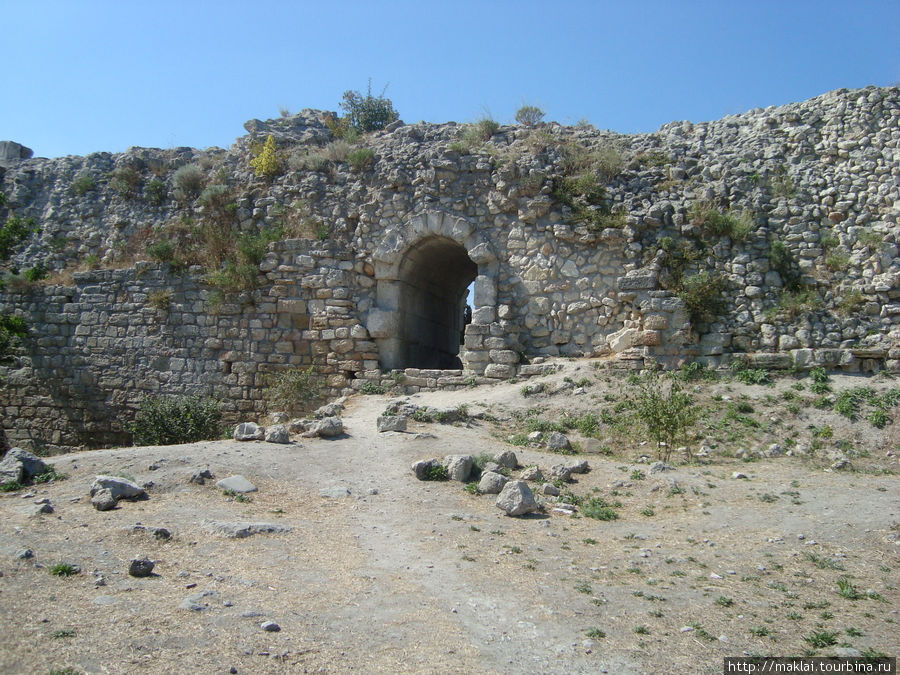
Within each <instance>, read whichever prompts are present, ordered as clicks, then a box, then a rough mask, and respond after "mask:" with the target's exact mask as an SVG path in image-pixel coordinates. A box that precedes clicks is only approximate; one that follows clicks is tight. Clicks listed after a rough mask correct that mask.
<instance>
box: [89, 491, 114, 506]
mask: <svg viewBox="0 0 900 675" xmlns="http://www.w3.org/2000/svg"><path fill="white" fill-rule="evenodd" d="M118 503H119V500H118V499H116V498H115V496H113V493H112V490H110V489H109V488H103V489H102V490H98V491H97V493H96V494H95V495H94V496H93V497H91V506H93V507H94V508H95V509H97V510H98V511H109V510H111V509H114V508H116V504H118Z"/></svg>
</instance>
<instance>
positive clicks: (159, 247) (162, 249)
mask: <svg viewBox="0 0 900 675" xmlns="http://www.w3.org/2000/svg"><path fill="white" fill-rule="evenodd" d="M145 250H146V251H147V255H148V256H150V259H151V260H156V261H158V262H171V261H172V259H173V258H174V257H175V244H173V243H172V242H171V241H167V240H165V241H157V242H154V243H152V244H150V245H149V246H147V248H146V249H145Z"/></svg>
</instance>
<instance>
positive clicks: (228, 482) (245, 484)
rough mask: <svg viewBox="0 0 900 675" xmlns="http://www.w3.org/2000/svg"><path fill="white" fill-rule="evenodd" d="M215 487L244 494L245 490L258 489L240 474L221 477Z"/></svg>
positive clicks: (254, 490)
mask: <svg viewBox="0 0 900 675" xmlns="http://www.w3.org/2000/svg"><path fill="white" fill-rule="evenodd" d="M216 487H217V488H221V489H222V490H230V491H231V492H238V493H240V494H246V493H247V492H256V491H257V489H258V488H257V487H256V486H255V485H254V484H253V483H251V482H250V481H249V480H247V479H246V478H244V477H243V476H241V475H237V476H229V477H228V478H223V479H222V480H220V481H219V482H217V483H216Z"/></svg>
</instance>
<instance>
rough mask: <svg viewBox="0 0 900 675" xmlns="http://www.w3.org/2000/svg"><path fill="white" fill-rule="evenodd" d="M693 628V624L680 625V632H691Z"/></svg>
mask: <svg viewBox="0 0 900 675" xmlns="http://www.w3.org/2000/svg"><path fill="white" fill-rule="evenodd" d="M693 630H694V627H693V626H682V627H681V632H682V633H691V632H693Z"/></svg>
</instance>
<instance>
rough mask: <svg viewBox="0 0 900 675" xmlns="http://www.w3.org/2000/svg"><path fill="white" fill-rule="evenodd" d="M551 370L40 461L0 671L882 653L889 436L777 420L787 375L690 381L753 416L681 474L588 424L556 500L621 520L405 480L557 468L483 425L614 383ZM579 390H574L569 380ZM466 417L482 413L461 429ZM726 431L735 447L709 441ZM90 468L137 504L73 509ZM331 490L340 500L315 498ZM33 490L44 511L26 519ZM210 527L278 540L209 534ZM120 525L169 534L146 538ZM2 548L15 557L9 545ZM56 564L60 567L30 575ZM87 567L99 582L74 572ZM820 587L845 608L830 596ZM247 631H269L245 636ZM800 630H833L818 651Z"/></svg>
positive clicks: (709, 427) (890, 631)
mask: <svg viewBox="0 0 900 675" xmlns="http://www.w3.org/2000/svg"><path fill="white" fill-rule="evenodd" d="M560 368H561V369H560V371H559V372H558V373H556V374H555V375H553V376H547V377H544V378H541V379H540V380H539V381H541V382H543V383H544V385H545V393H541V394H538V395H531V396H527V397H525V396H523V394H522V388H523V386H524V384H525V383H515V384H504V385H496V386H492V387H481V388H475V389H469V390H465V391H458V392H435V393H427V394H426V393H423V394H418V395H415V396H413V397H407V398H409V400H411V401H412V402H415V403H417V404H419V405H428V406H437V407H453V406H456V405H459V404H466V405H467V406H468V411H469V413H470V414H472V415H475V417H476V419H471V420H469V421H468V422H467V423H458V424H455V425H449V424H434V423H430V424H429V423H419V422H413V423H411V424H410V428H409V430H408V431H407V432H406V433H394V432H388V433H381V434H379V433H377V432H376V418H377V417H378V415H379V414H380V413H381V412H382V411H383V410H384V408H385V407H386V406H387V405H388V404H389V403H390V401H392V400H394V398H392V397H391V396H389V395H384V396H358V397H355V398H353V399H352V400H351V401H350V402H349V404H348V407H347V410H346V411H345V413H344V415H343V419H344V424H345V428H346V431H347V435H346V436H345V437H344V438H340V439H337V440H331V441H328V440H322V439H298V440H297V441H295V442H294V443H293V444H291V445H288V446H282V445H274V444H267V443H262V442H253V443H236V442H232V441H219V442H205V443H196V444H191V445H182V446H169V447H150V448H119V449H109V450H97V451H91V452H83V453H77V454H72V455H65V456H59V457H54V458H52V460H51V461H52V463H53V464H54V465H55V467H56V469H57V471H60V472H65V473H67V474H68V479H66V480H62V481H57V482H53V483H49V484H45V485H36V486H32V487H30V488H28V490H27V492H25V491H20V492H14V493H4V494H2V495H0V516H2V520H0V572H2V574H3V576H2V577H0V621H2V624H3V625H4V626H5V627H6V628H7V630H6V631H5V632H6V636H5V640H4V648H3V649H2V650H0V671H2V672H9V673H20V672H21V673H25V672H28V673H31V672H48V671H52V670H62V669H64V668H72V669H74V670H75V671H76V672H89V673H132V672H152V673H156V672H213V673H216V672H221V673H227V672H229V670H230V669H234V671H235V672H239V673H251V672H252V673H266V672H346V671H360V672H426V673H427V672H433V673H447V672H476V671H477V672H495V673H518V672H548V673H597V672H609V673H647V672H654V673H676V672H700V673H704V672H709V673H714V672H719V671H720V670H721V667H722V657H724V656H740V655H745V654H752V655H802V654H804V653H807V654H816V655H823V656H824V655H828V654H832V653H834V651H835V649H838V648H840V647H842V646H843V647H845V648H846V647H850V648H854V649H857V650H859V651H861V652H865V653H869V654H875V653H882V654H887V655H894V656H896V655H897V653H898V651H900V650H898V646H900V639H898V635H900V630H898V624H897V622H898V621H900V616H898V607H900V602H898V601H900V592H898V588H897V585H898V579H900V575H898V570H900V559H898V558H900V545H898V542H900V524H898V523H900V515H898V511H900V499H898V496H900V490H898V478H897V471H898V463H897V456H896V454H897V452H896V451H897V446H898V445H900V443H898V440H897V437H896V427H898V426H900V425H898V424H889V425H888V426H887V427H885V429H881V430H879V429H875V428H874V427H872V426H871V425H869V424H868V423H866V422H865V421H864V420H859V421H856V422H850V421H849V420H846V419H845V418H843V417H841V416H840V415H837V414H836V413H833V412H831V411H823V410H819V409H816V408H814V407H812V406H803V408H802V410H800V411H799V412H796V413H790V412H786V411H785V409H784V406H785V403H786V402H787V401H788V400H791V401H796V400H797V399H796V398H790V399H788V398H785V397H784V392H785V391H788V390H789V389H791V388H792V386H793V385H796V381H794V380H793V379H792V378H785V379H784V380H779V381H778V382H777V383H776V384H775V386H773V387H760V386H746V385H740V384H738V383H736V382H733V381H720V382H715V383H700V384H697V385H692V387H694V393H695V396H696V397H697V399H698V403H703V404H704V405H705V404H707V403H709V405H722V406H725V405H727V404H728V402H729V401H747V402H749V404H748V405H750V407H753V408H754V410H753V415H754V416H755V419H758V420H760V421H761V422H762V423H761V425H760V426H759V427H752V426H750V427H748V426H746V425H743V426H741V427H740V428H741V429H742V430H743V432H742V433H736V431H735V428H734V427H733V426H732V427H728V428H725V429H724V431H723V428H721V425H719V423H718V422H715V421H712V422H711V421H710V420H706V421H705V422H703V423H701V425H700V434H701V436H700V437H699V438H696V439H694V440H693V441H692V444H693V445H695V446H697V447H699V445H701V444H702V443H707V444H711V445H714V446H717V447H716V449H715V452H714V453H713V454H712V455H711V456H710V457H708V458H704V459H702V460H701V461H695V462H694V463H690V464H685V463H679V462H680V461H681V458H680V457H678V458H674V459H677V460H678V461H675V462H673V463H674V464H676V468H675V470H674V471H666V472H664V473H661V474H655V475H650V474H649V471H648V466H647V464H646V463H641V456H642V455H647V454H650V453H649V450H648V448H649V447H650V446H649V445H647V444H646V439H642V438H641V432H640V431H639V430H637V429H635V430H634V433H633V436H632V437H630V438H629V437H627V435H626V436H623V435H622V433H621V432H622V430H621V429H618V431H617V432H616V433H615V434H614V433H612V431H611V432H610V433H611V435H610V437H609V438H604V439H602V440H603V443H605V444H606V445H608V446H610V447H611V448H612V450H613V454H612V455H604V454H583V455H580V456H579V458H586V459H587V460H588V462H589V463H590V466H591V471H590V472H589V473H587V474H580V475H576V476H574V478H575V479H576V482H573V483H572V484H571V485H568V486H566V489H568V490H569V491H571V492H572V493H573V494H574V495H576V496H578V497H581V498H583V499H587V498H589V497H592V496H600V497H603V498H604V499H606V500H607V501H608V502H610V503H618V507H617V513H618V515H619V517H618V519H617V520H613V521H600V520H594V519H591V518H587V517H572V516H569V515H565V514H562V513H559V512H555V511H553V510H552V505H550V506H549V507H548V508H547V510H546V512H545V513H541V514H533V515H532V516H529V517H525V518H510V517H507V516H505V515H503V513H502V512H501V511H500V510H498V509H497V508H496V507H495V505H494V498H493V497H491V496H487V495H473V494H469V493H468V492H466V491H465V490H464V489H463V486H462V485H461V484H460V483H451V482H444V483H431V482H419V481H417V480H415V477H414V476H413V475H412V473H411V472H410V468H409V467H410V464H411V463H412V462H413V461H415V460H418V459H425V458H429V457H436V456H442V455H445V454H451V453H456V454H459V453H470V454H480V453H498V452H501V451H503V450H507V449H513V450H515V451H516V453H517V455H518V457H519V462H520V464H521V465H528V464H537V465H539V466H540V467H542V468H543V469H544V471H545V472H546V470H547V469H549V467H550V466H551V465H553V464H557V463H560V462H561V461H564V460H566V459H569V458H561V457H560V456H558V455H554V454H549V453H546V452H542V451H541V450H540V449H537V448H530V447H513V446H511V445H509V444H508V443H507V442H506V440H505V439H506V438H507V436H508V435H509V434H510V433H514V432H516V431H521V430H522V425H523V421H522V420H523V419H526V418H525V417H523V416H522V412H523V411H526V410H528V409H531V410H532V413H531V414H532V415H537V414H539V415H541V416H544V417H546V418H547V419H558V418H559V416H560V415H562V414H564V413H565V412H570V413H571V412H573V411H574V412H578V411H587V410H599V409H601V408H602V407H603V406H604V405H614V401H615V400H616V398H617V397H618V396H620V395H621V394H622V392H623V391H625V389H626V387H627V385H625V384H624V377H623V376H612V375H603V374H598V373H597V371H595V370H594V369H593V368H591V366H590V364H587V363H586V362H577V361H573V362H562V363H561V366H560ZM567 378H568V379H567ZM585 378H587V379H589V380H590V382H586V381H584V380H585ZM579 381H581V383H582V388H583V390H584V393H583V394H576V393H574V391H575V390H573V388H572V386H571V384H572V382H579ZM535 382H536V381H535V380H531V381H529V383H528V384H534V383H535ZM805 382H807V383H808V380H805ZM861 384H866V385H870V386H873V387H875V388H878V389H879V390H887V389H889V388H891V387H893V386H894V384H895V383H894V382H893V381H891V380H884V379H882V378H869V379H866V380H862V379H860V378H844V379H842V378H834V379H833V385H832V386H833V388H834V390H835V392H839V391H840V390H841V388H846V387H849V386H860V385H861ZM556 390H558V393H556V394H554V393H552V392H553V391H556ZM794 391H798V396H799V397H800V398H801V400H802V397H803V396H804V395H805V396H807V397H808V396H809V392H808V391H807V390H803V391H799V390H797V389H794ZM723 397H724V399H723ZM810 400H811V399H810ZM712 402H716V403H712ZM535 410H537V412H534V411H535ZM795 410H796V408H795ZM516 411H519V415H518V417H517V416H516ZM485 412H486V413H487V420H491V421H487V420H486V419H483V418H482V419H477V417H480V416H481V415H482V414H483V413H485ZM895 412H896V411H894V412H892V414H894V413H895ZM715 419H718V418H715ZM826 425H827V426H829V428H830V429H831V435H827V434H826V435H827V436H828V440H827V443H828V444H830V445H828V447H826V448H821V449H819V451H818V452H816V453H813V454H807V455H804V456H783V457H776V458H762V459H758V460H756V461H752V462H744V461H741V460H740V459H737V458H734V457H728V456H725V455H734V454H737V453H739V452H740V451H741V450H744V449H747V450H752V449H753V448H754V447H756V446H759V447H766V446H767V445H768V444H769V443H770V442H779V441H784V440H785V439H788V438H793V439H794V443H791V444H790V445H791V447H799V448H804V447H805V446H809V445H813V446H815V445H816V441H817V439H821V438H822V434H821V432H820V430H821V429H822V428H823V427H824V426H826ZM739 426H740V425H739ZM810 427H812V429H810ZM722 433H725V434H726V435H728V434H731V436H730V438H732V439H733V440H720V441H718V442H717V441H716V439H715V438H713V436H715V435H716V434H720V435H721V434H722ZM817 434H818V435H817ZM577 437H578V434H577V433H575V432H573V433H572V438H577ZM582 440H583V441H585V442H583V447H596V445H597V444H594V445H592V444H591V443H589V442H586V439H582ZM839 442H841V443H842V444H840V443H839ZM832 445H834V446H838V447H840V448H843V450H844V451H846V452H847V454H848V455H849V456H851V457H852V465H851V467H850V468H849V470H846V469H845V470H841V471H839V470H832V469H830V468H829V467H830V465H831V460H832V458H830V457H828V456H827V451H828V448H830V447H831V446H832ZM694 449H695V450H696V447H695V448H694ZM813 450H815V447H813ZM151 467H153V468H151ZM207 467H208V468H209V469H210V470H211V471H212V473H213V474H215V476H216V478H223V477H226V476H229V475H232V474H241V475H243V476H245V477H247V478H248V479H249V480H251V481H252V482H253V483H254V484H256V485H257V486H258V487H259V491H258V492H256V493H253V494H252V495H251V498H252V501H249V502H243V503H242V502H239V501H235V500H234V499H233V498H230V497H228V496H226V495H223V493H222V491H221V490H219V489H217V488H215V487H214V485H213V484H212V482H208V483H207V484H206V485H202V486H201V485H196V484H191V483H189V482H188V481H189V478H190V476H191V475H192V474H194V473H196V472H197V471H200V470H202V469H204V468H207ZM735 471H740V472H743V473H745V474H747V475H748V479H734V478H732V474H733V472H735ZM98 473H114V474H128V475H130V476H133V477H134V478H135V479H136V480H137V481H138V482H139V483H145V482H148V481H152V482H153V485H152V487H150V488H149V495H150V498H149V499H148V500H146V501H139V502H120V505H119V507H118V508H116V509H115V510H113V511H108V512H98V511H95V510H94V509H93V508H92V507H91V505H90V502H89V494H88V493H89V488H90V484H91V482H92V481H93V478H94V476H95V475H96V474H98ZM335 487H338V488H339V487H343V488H346V489H347V490H349V492H350V494H349V496H344V497H339V498H332V497H323V496H320V490H327V489H329V488H335ZM45 497H46V498H49V499H50V500H51V503H52V504H53V506H54V508H55V513H53V514H49V515H42V516H34V515H30V514H29V511H30V510H31V509H32V508H33V506H34V504H33V502H34V501H35V500H37V499H41V498H45ZM208 520H217V521H266V522H273V523H277V524H280V525H286V526H289V527H290V528H291V530H290V531H289V532H287V533H283V534H258V535H255V536H252V537H249V538H245V539H227V538H224V537H221V536H218V535H216V534H213V533H211V532H210V531H209V530H208V529H207V528H206V527H205V526H204V521H208ZM138 524H141V525H144V526H151V527H153V526H157V527H159V526H161V527H165V528H167V529H169V530H170V531H171V532H172V534H173V536H172V538H171V539H170V540H168V541H163V540H157V539H155V538H154V537H153V536H152V535H151V534H150V533H149V532H148V530H146V529H144V530H141V529H138V530H135V525H138ZM24 548H31V549H32V550H33V551H34V557H33V558H31V559H19V558H17V556H16V552H17V551H19V550H21V549H24ZM139 555H147V556H148V557H150V558H151V559H153V560H155V561H156V567H155V569H154V572H155V575H154V576H152V577H149V578H140V579H139V578H133V577H130V576H129V575H128V574H127V570H128V564H129V561H130V560H131V559H132V558H134V557H136V556H139ZM60 562H68V563H71V564H76V565H79V566H80V567H81V569H82V572H81V573H80V574H77V575H74V576H70V577H57V576H53V575H51V574H50V573H49V568H50V567H51V566H52V565H54V564H56V563H60ZM100 576H102V577H103V579H104V581H105V585H100V586H98V585H96V581H97V579H98V578H99V577H100ZM841 578H844V579H846V580H847V581H848V582H849V583H850V584H851V585H852V587H853V588H854V589H856V590H857V591H858V596H859V597H858V598H857V599H849V598H848V597H845V596H842V595H840V594H839V592H838V585H837V583H838V579H841ZM201 591H212V592H213V593H212V594H211V595H208V596H206V597H204V598H202V599H201V600H200V602H202V603H205V604H208V607H207V608H206V609H204V610H202V611H191V610H188V609H182V608H181V607H180V605H181V602H182V601H183V600H184V599H185V598H186V597H188V596H191V595H193V594H195V593H198V592H201ZM264 621H275V622H277V623H278V624H279V625H280V627H281V630H280V632H265V631H263V630H262V629H261V628H260V625H261V623H262V622H264ZM817 635H818V636H819V637H823V636H824V637H823V639H826V641H833V642H834V644H833V645H832V646H827V647H821V648H816V647H814V646H813V645H812V642H813V641H814V639H813V638H814V637H815V636H817ZM827 636H830V637H827Z"/></svg>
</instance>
